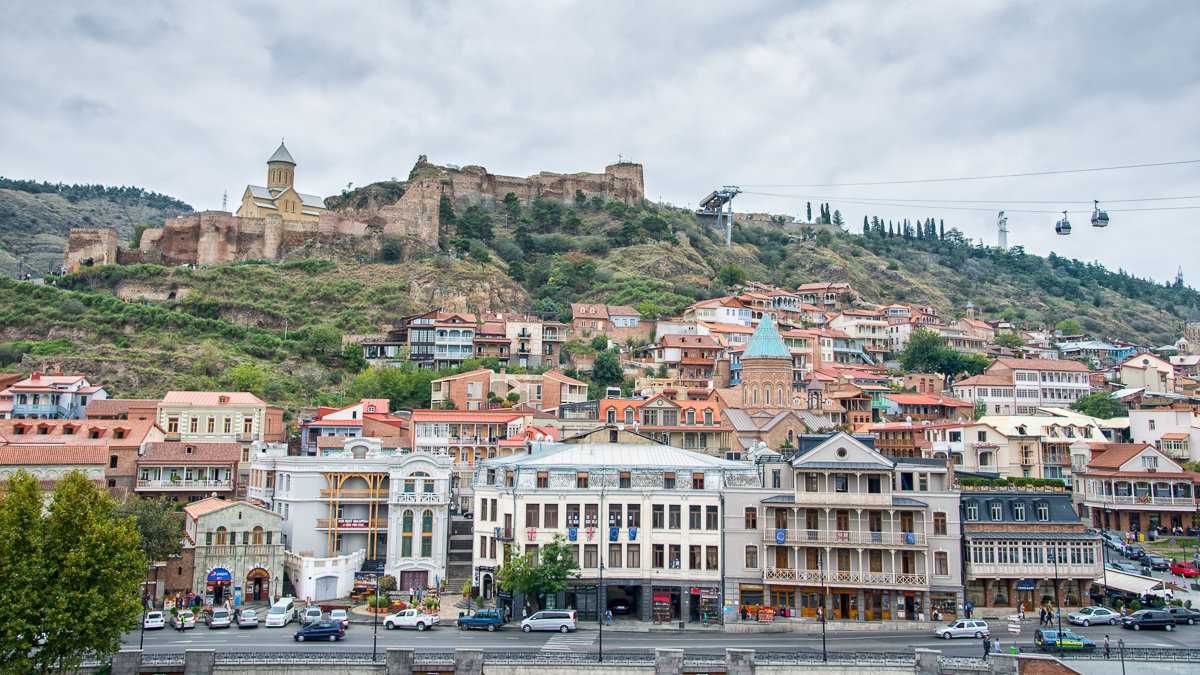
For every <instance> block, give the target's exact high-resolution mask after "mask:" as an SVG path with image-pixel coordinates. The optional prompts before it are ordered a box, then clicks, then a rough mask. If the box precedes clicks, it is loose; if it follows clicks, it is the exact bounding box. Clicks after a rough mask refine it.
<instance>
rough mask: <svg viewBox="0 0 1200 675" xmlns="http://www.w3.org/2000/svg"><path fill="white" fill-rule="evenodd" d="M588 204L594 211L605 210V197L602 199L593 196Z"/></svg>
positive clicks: (598, 196)
mask: <svg viewBox="0 0 1200 675" xmlns="http://www.w3.org/2000/svg"><path fill="white" fill-rule="evenodd" d="M588 203H589V204H590V205H591V207H592V210H593V211H599V210H600V209H603V208H604V197H601V196H600V195H592V198H591V199H590V200H588Z"/></svg>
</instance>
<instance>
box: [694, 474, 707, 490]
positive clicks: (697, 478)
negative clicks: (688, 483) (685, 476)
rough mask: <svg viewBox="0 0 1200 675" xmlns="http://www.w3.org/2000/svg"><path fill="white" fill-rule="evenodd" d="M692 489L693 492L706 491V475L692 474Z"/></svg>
mask: <svg viewBox="0 0 1200 675" xmlns="http://www.w3.org/2000/svg"><path fill="white" fill-rule="evenodd" d="M692 489H693V490H703V489H704V474H702V473H694V474H692Z"/></svg>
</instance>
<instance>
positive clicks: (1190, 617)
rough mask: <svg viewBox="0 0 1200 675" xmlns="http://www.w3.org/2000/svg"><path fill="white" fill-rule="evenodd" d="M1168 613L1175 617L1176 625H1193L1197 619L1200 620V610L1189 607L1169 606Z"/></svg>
mask: <svg viewBox="0 0 1200 675" xmlns="http://www.w3.org/2000/svg"><path fill="white" fill-rule="evenodd" d="M1167 614H1170V615H1171V617H1172V618H1174V619H1175V625H1176V626H1178V625H1180V624H1185V623H1186V624H1187V625H1189V626H1192V625H1195V623H1196V622H1197V621H1200V612H1197V611H1195V610H1192V609H1188V608H1187V607H1168V608H1167Z"/></svg>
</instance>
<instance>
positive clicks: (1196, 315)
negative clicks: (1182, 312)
mask: <svg viewBox="0 0 1200 675" xmlns="http://www.w3.org/2000/svg"><path fill="white" fill-rule="evenodd" d="M1187 322H1188V323H1200V309H1196V306H1195V305H1192V311H1191V312H1188V318H1187Z"/></svg>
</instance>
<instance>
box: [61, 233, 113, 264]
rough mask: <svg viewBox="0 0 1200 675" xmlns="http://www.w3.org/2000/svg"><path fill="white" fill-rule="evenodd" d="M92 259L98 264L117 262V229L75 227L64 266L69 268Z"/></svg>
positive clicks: (64, 257)
mask: <svg viewBox="0 0 1200 675" xmlns="http://www.w3.org/2000/svg"><path fill="white" fill-rule="evenodd" d="M88 259H91V260H92V261H93V262H94V263H95V264H97V265H104V264H108V263H115V262H117V231H116V230H114V229H112V228H110V227H73V228H71V234H70V235H69V237H68V238H67V252H66V255H65V256H63V266H64V267H66V268H67V269H68V270H69V269H71V268H72V267H73V266H75V265H77V264H79V263H81V262H83V261H85V260H88Z"/></svg>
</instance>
